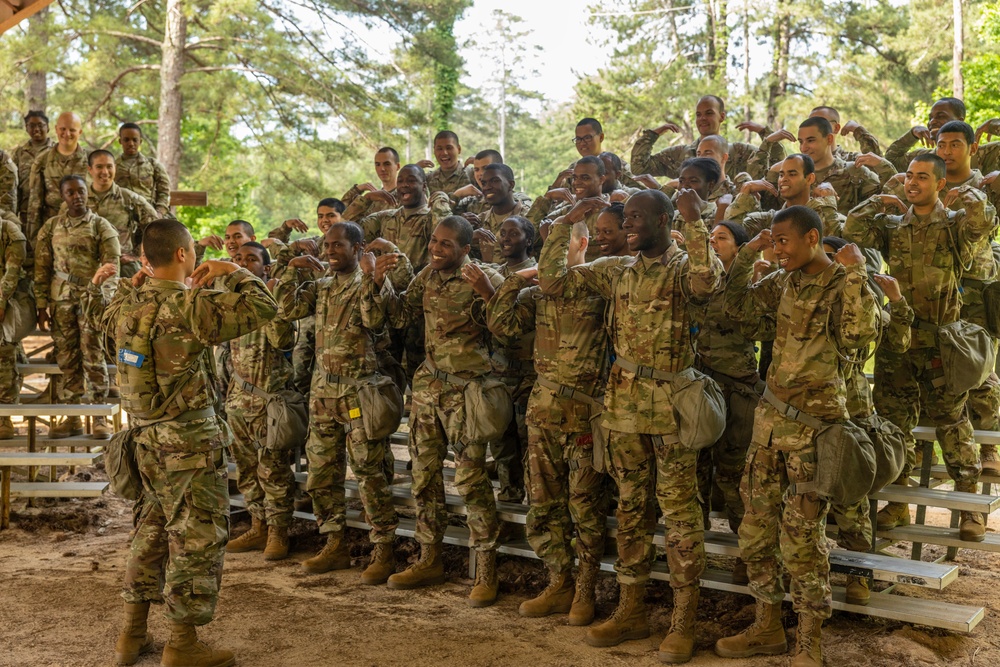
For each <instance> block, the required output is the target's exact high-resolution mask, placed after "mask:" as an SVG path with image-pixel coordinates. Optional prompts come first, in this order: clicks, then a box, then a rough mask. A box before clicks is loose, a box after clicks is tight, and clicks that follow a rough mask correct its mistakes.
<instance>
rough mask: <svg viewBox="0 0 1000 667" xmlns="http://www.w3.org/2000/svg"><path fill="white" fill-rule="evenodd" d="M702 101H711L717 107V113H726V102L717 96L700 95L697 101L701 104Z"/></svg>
mask: <svg viewBox="0 0 1000 667" xmlns="http://www.w3.org/2000/svg"><path fill="white" fill-rule="evenodd" d="M702 100H712V101H713V102H715V105H716V106H717V107H719V113H726V102H725V100H723V99H722V98H721V97H719V96H718V95H702V96H701V97H700V98H698V101H699V102H701V101H702Z"/></svg>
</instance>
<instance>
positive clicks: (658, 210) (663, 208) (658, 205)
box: [629, 162, 714, 221]
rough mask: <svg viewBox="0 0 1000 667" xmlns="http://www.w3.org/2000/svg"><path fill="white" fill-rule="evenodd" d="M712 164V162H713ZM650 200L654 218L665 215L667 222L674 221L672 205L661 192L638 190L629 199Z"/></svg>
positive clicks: (668, 198)
mask: <svg viewBox="0 0 1000 667" xmlns="http://www.w3.org/2000/svg"><path fill="white" fill-rule="evenodd" d="M713 164H714V162H713ZM639 197H641V198H643V199H652V200H653V206H654V210H653V214H654V215H656V216H661V215H666V216H667V220H668V221H670V220H673V219H674V204H673V202H671V201H670V197H668V196H667V195H666V194H665V193H664V192H663V191H662V190H640V191H639V192H636V193H635V194H634V195H632V196H631V197H629V199H635V198H639Z"/></svg>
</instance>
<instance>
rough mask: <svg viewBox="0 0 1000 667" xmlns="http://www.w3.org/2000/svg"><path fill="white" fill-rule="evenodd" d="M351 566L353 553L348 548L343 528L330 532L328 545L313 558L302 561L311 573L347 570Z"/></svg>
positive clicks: (303, 565)
mask: <svg viewBox="0 0 1000 667" xmlns="http://www.w3.org/2000/svg"><path fill="white" fill-rule="evenodd" d="M349 567H351V554H350V553H349V552H348V550H347V543H346V542H344V532H343V531H342V530H338V531H336V532H333V533H330V534H329V535H328V536H327V538H326V546H324V547H323V549H322V550H321V551H320V552H319V553H318V554H316V555H315V556H313V557H312V558H310V559H308V560H304V561H302V568H303V569H304V570H305V571H306V572H308V573H309V574H323V573H324V572H330V571H331V570H346V569H348V568H349Z"/></svg>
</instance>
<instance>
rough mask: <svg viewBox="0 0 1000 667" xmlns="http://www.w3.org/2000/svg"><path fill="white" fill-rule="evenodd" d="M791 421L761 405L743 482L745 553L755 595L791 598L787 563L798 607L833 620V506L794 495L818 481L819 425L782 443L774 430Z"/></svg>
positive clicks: (808, 495)
mask: <svg viewBox="0 0 1000 667" xmlns="http://www.w3.org/2000/svg"><path fill="white" fill-rule="evenodd" d="M787 421H788V420H786V419H785V418H784V417H781V416H779V415H778V413H777V412H776V411H775V410H774V409H773V408H771V406H770V405H767V404H764V403H762V404H761V405H760V406H759V407H758V408H757V412H756V421H755V424H754V440H753V442H752V443H751V444H750V450H749V451H748V453H747V465H746V472H745V474H744V475H743V482H742V485H741V487H740V492H741V493H742V495H743V505H744V506H745V507H746V514H745V515H744V516H743V522H742V523H741V524H740V551H741V552H742V557H743V560H744V561H745V562H746V564H747V576H748V577H749V578H750V593H751V594H752V595H753V596H754V597H755V598H757V599H758V600H763V601H765V602H768V603H771V604H778V603H780V602H781V601H782V600H783V599H784V597H785V592H784V587H783V585H782V582H781V566H780V565H779V563H783V564H784V568H785V569H786V570H787V571H788V573H789V574H790V575H791V580H792V590H791V593H792V607H793V608H794V609H795V611H796V612H798V613H800V614H807V615H809V616H814V617H816V618H820V619H823V618H829V617H830V614H831V613H832V611H833V606H832V605H833V600H832V597H831V591H830V550H829V549H828V548H827V545H826V515H827V512H828V511H829V509H830V504H829V503H828V502H826V501H825V500H822V499H821V498H820V497H819V496H818V495H816V493H814V492H812V493H795V492H794V488H793V487H792V486H791V485H792V484H801V483H805V482H811V481H812V480H813V479H814V477H815V475H816V445H815V442H814V440H813V435H814V432H813V431H812V429H809V428H808V427H802V429H804V430H801V431H800V433H802V434H803V435H802V436H801V437H798V438H795V437H789V436H787V435H786V436H785V437H783V438H782V440H781V446H780V448H779V447H778V446H777V445H776V443H775V442H774V440H773V439H772V427H773V426H774V425H775V424H776V423H781V422H787Z"/></svg>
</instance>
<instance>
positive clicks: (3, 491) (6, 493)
mask: <svg viewBox="0 0 1000 667" xmlns="http://www.w3.org/2000/svg"><path fill="white" fill-rule="evenodd" d="M10 470H11V469H10V466H4V467H2V468H0V477H2V478H3V479H2V480H0V530H5V529H7V528H10Z"/></svg>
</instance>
